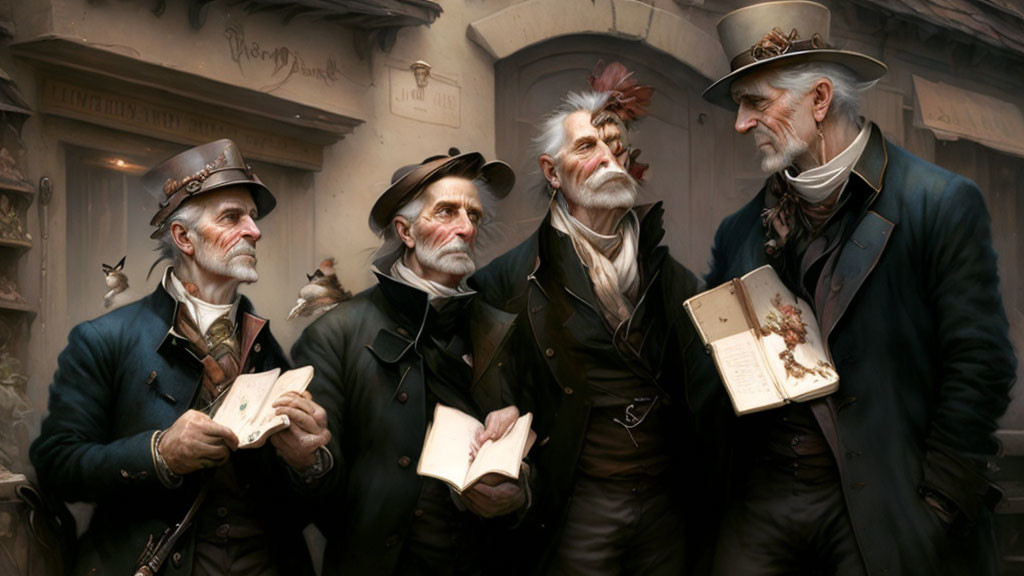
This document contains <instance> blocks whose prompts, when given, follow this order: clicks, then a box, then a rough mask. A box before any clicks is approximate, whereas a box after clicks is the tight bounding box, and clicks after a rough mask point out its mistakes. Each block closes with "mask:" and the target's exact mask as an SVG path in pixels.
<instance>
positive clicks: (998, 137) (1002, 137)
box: [914, 75, 1024, 158]
mask: <svg viewBox="0 0 1024 576" xmlns="http://www.w3.org/2000/svg"><path fill="white" fill-rule="evenodd" d="M914 92H915V93H916V94H917V108H916V111H915V114H914V126H916V127H918V128H927V129H928V130H931V131H932V132H933V133H934V134H935V137H936V138H938V139H939V140H957V139H960V138H966V139H968V140H971V141H973V142H977V143H978V144H981V145H983V146H987V147H989V148H992V149H994V150H999V151H1000V152H1006V153H1007V154H1013V155H1014V156H1020V157H1021V158H1024V114H1021V111H1020V108H1018V107H1017V106H1016V105H1014V104H1013V103H1011V102H1006V101H1004V100H1000V99H998V98H995V97H992V96H988V95H986V94H981V93H979V92H972V91H970V90H964V89H963V88H957V87H956V86H951V85H949V84H943V83H942V82H931V81H928V80H925V79H924V78H921V77H920V76H917V75H915V76H914Z"/></svg>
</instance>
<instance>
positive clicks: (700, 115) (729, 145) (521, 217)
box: [484, 35, 764, 273]
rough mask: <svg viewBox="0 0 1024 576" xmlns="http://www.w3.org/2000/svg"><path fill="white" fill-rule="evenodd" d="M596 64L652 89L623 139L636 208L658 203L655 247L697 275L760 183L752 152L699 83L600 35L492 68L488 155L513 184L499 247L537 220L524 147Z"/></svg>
mask: <svg viewBox="0 0 1024 576" xmlns="http://www.w3.org/2000/svg"><path fill="white" fill-rule="evenodd" d="M598 60H604V61H605V62H610V61H615V60H618V61H620V62H622V63H623V64H625V65H626V66H627V67H628V68H629V69H630V70H633V71H635V73H636V77H637V78H638V79H639V80H640V82H641V83H643V84H649V85H652V86H654V88H655V95H654V100H653V102H652V105H651V110H650V115H649V116H648V117H647V118H645V119H644V120H643V121H641V122H640V123H639V124H638V125H637V131H636V134H635V135H634V136H633V138H632V139H633V142H634V143H635V144H636V145H637V146H639V147H640V148H641V149H642V150H643V153H642V155H641V156H640V160H641V161H642V162H646V163H649V164H650V165H651V168H650V171H649V172H648V177H647V182H646V185H645V191H644V193H643V195H642V196H641V201H643V202H652V201H662V202H664V203H665V230H666V236H665V240H664V242H665V243H666V244H667V245H668V246H669V248H670V250H671V252H672V254H673V255H674V256H675V257H676V258H677V259H678V260H680V261H681V262H683V263H684V264H685V265H686V266H687V267H689V268H690V269H692V270H694V271H695V272H698V273H701V272H703V271H705V268H706V266H707V261H708V257H709V254H710V245H711V240H712V237H713V235H714V230H715V228H716V227H717V225H718V223H719V222H721V220H722V218H723V217H725V216H726V215H728V214H730V213H731V212H733V211H734V210H736V209H737V208H739V207H740V206H742V205H743V203H745V202H746V201H747V200H749V199H750V198H751V197H752V196H753V193H754V191H756V190H757V189H758V187H759V186H760V184H761V182H763V179H764V177H763V175H761V173H760V171H759V169H758V166H757V163H756V162H755V160H754V150H753V148H752V147H751V145H750V144H742V143H741V142H740V141H739V139H738V138H737V137H736V135H735V132H733V130H732V124H733V115H732V114H731V113H730V112H728V111H726V110H722V109H719V108H717V107H714V106H712V105H711V104H708V103H707V102H705V101H704V100H703V99H702V98H701V96H700V94H701V92H702V91H703V89H704V88H705V87H706V86H707V84H708V81H707V79H706V78H704V77H703V76H701V75H699V74H697V73H696V72H695V71H693V70H692V69H691V68H690V67H688V66H686V65H684V64H683V63H681V62H679V61H678V60H676V59H675V58H672V57H671V56H668V55H666V54H664V53H661V52H659V51H657V50H654V49H652V48H651V47H649V46H647V45H644V44H642V43H640V42H636V41H627V40H622V39H618V38H613V37H609V36H595V35H580V36H567V37H561V38H555V39H552V40H549V41H546V42H543V43H541V44H538V45H535V46H530V47H528V48H525V49H523V50H520V51H519V52H516V53H515V54H513V55H511V56H509V57H508V58H504V59H502V60H499V61H498V62H497V63H496V64H495V100H496V102H495V104H496V105H495V136H496V149H497V153H498V157H499V158H501V159H502V160H505V161H506V162H508V163H509V164H511V165H512V167H513V168H514V169H515V170H516V175H517V178H518V182H517V184H516V190H515V192H514V194H513V195H511V196H510V197H509V198H508V199H507V200H505V201H504V202H503V204H502V206H501V208H500V210H499V214H498V220H499V222H500V230H502V233H503V238H502V239H501V241H500V242H499V244H500V245H501V246H500V248H501V249H502V250H503V249H507V248H509V247H511V246H514V245H515V244H517V243H518V242H519V241H521V240H522V239H523V238H525V237H526V236H527V235H529V234H530V233H532V232H533V231H534V230H535V229H536V226H537V225H538V224H539V223H540V220H541V219H542V218H543V215H544V211H545V209H546V207H547V198H546V197H545V196H544V194H543V192H542V184H543V182H542V178H541V175H540V173H539V169H538V166H537V162H536V154H535V153H534V152H533V151H532V150H531V140H532V138H533V137H534V136H536V127H537V125H538V124H539V121H540V120H541V119H542V118H543V116H544V115H545V114H546V113H548V112H549V111H550V110H551V109H552V108H554V107H555V106H557V105H558V103H559V102H560V100H561V98H562V97H563V95H564V94H565V93H566V92H568V91H582V90H586V89H587V88H588V86H587V83H586V78H587V74H588V73H589V72H590V71H591V70H592V69H593V67H594V65H595V64H596V63H597V61H598ZM488 252H490V250H489V251H488ZM495 253H497V251H495ZM493 255H494V254H493V253H492V254H485V255H484V256H485V257H487V256H493Z"/></svg>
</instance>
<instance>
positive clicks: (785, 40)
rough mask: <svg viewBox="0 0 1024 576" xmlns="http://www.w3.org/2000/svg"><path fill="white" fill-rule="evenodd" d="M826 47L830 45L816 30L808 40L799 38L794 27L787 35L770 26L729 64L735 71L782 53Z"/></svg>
mask: <svg viewBox="0 0 1024 576" xmlns="http://www.w3.org/2000/svg"><path fill="white" fill-rule="evenodd" d="M828 48H830V46H829V45H828V44H827V43H825V41H824V40H822V39H821V36H820V35H819V34H818V33H817V32H815V33H814V35H813V36H811V38H810V39H809V40H800V33H799V32H797V30H796V28H794V29H793V30H792V31H791V32H790V33H789V35H788V36H787V35H785V34H783V33H782V30H779V29H778V28H772V31H771V32H769V33H767V34H765V35H764V38H762V39H761V41H760V42H758V43H757V44H754V45H753V46H751V47H750V50H747V51H745V52H740V54H739V55H738V56H736V57H735V58H733V59H732V61H731V62H730V63H729V66H730V67H731V69H732V70H733V71H736V70H739V69H740V68H743V67H744V66H749V65H751V64H754V63H756V62H760V61H762V60H769V59H771V58H775V57H777V56H782V55H783V54H793V53H796V52H811V51H814V50H825V49H828Z"/></svg>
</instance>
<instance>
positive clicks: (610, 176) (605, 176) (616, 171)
mask: <svg viewBox="0 0 1024 576" xmlns="http://www.w3.org/2000/svg"><path fill="white" fill-rule="evenodd" d="M620 179H621V180H630V181H631V180H633V177H632V176H630V175H629V173H628V172H626V171H625V170H623V169H622V167H621V166H619V165H618V164H614V163H611V164H607V165H605V166H602V167H601V168H598V169H597V170H595V171H594V173H593V174H591V175H590V177H589V178H587V180H586V182H585V183H584V184H585V185H586V186H587V187H588V188H590V189H591V190H593V189H595V188H600V187H601V186H604V185H605V184H607V183H608V182H611V181H612V180H620Z"/></svg>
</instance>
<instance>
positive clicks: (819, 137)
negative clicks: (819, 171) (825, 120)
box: [817, 122, 825, 165]
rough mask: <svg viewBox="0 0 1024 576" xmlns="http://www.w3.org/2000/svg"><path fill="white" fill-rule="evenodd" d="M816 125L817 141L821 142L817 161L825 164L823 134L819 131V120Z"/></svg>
mask: <svg viewBox="0 0 1024 576" xmlns="http://www.w3.org/2000/svg"><path fill="white" fill-rule="evenodd" d="M817 125H818V141H819V142H821V145H820V152H821V160H820V161H819V163H820V164H821V165H824V164H825V134H824V133H823V132H822V131H821V122H817Z"/></svg>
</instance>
